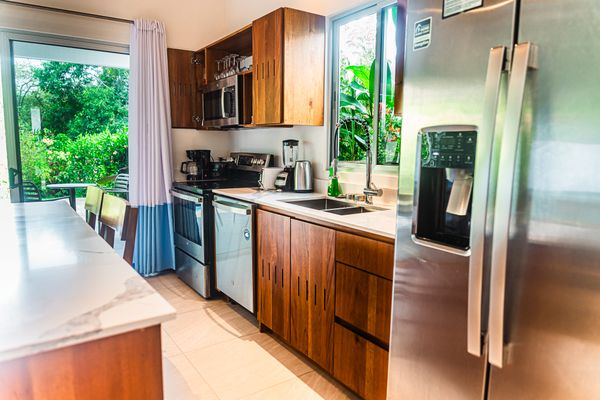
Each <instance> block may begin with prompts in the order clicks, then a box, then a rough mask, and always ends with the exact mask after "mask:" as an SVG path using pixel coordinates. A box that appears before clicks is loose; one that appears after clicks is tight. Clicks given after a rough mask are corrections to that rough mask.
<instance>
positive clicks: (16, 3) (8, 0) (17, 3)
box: [0, 0, 133, 24]
mask: <svg viewBox="0 0 600 400" xmlns="http://www.w3.org/2000/svg"><path fill="white" fill-rule="evenodd" d="M0 3H5V4H10V5H13V6H19V7H26V8H34V9H36V10H43V11H51V12H59V13H63V14H70V15H78V16H80V17H90V18H97V19H104V20H107V21H114V22H123V23H127V24H133V21H132V20H130V19H125V18H117V17H109V16H107V15H100V14H91V13H86V12H81V11H75V10H67V9H64V8H56V7H48V6H40V5H37V4H29V3H21V2H20V1H12V0H0Z"/></svg>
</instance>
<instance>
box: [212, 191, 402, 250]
mask: <svg viewBox="0 0 600 400" xmlns="http://www.w3.org/2000/svg"><path fill="white" fill-rule="evenodd" d="M213 193H215V194H217V195H223V196H227V197H231V198H234V199H238V200H243V201H247V202H250V203H255V204H259V205H264V206H269V207H272V208H277V209H280V210H282V211H287V212H290V213H294V214H298V215H303V216H306V217H310V218H314V219H318V220H321V221H323V222H329V223H332V224H336V225H341V226H345V227H348V228H352V229H355V230H358V231H363V232H367V233H372V234H376V235H379V236H383V237H387V238H390V239H394V238H395V235H396V210H395V207H389V209H388V210H385V211H374V212H368V213H363V214H353V215H337V214H333V213H328V212H325V211H321V210H313V209H311V208H307V207H301V206H298V205H294V204H290V203H286V202H285V201H287V200H302V199H318V198H324V197H327V196H325V195H324V194H321V193H294V192H274V191H262V190H258V189H252V188H238V189H217V190H213ZM377 207H382V206H380V205H377Z"/></svg>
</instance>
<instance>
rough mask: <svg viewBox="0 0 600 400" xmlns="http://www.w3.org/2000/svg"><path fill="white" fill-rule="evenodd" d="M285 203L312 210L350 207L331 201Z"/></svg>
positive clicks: (350, 205)
mask: <svg viewBox="0 0 600 400" xmlns="http://www.w3.org/2000/svg"><path fill="white" fill-rule="evenodd" d="M285 203H288V204H293V205H296V206H300V207H306V208H312V209H313V210H329V209H332V208H343V207H345V208H347V207H352V204H350V203H347V202H345V201H339V200H333V199H327V198H325V199H310V200H293V201H290V200H288V201H285Z"/></svg>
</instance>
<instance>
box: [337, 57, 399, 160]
mask: <svg viewBox="0 0 600 400" xmlns="http://www.w3.org/2000/svg"><path fill="white" fill-rule="evenodd" d="M385 78H386V80H385V93H380V99H381V102H380V104H378V103H375V102H374V93H375V61H373V63H372V64H371V65H370V66H366V65H348V66H343V67H341V70H340V102H339V103H340V109H339V119H340V120H342V119H344V118H346V117H355V118H359V119H361V120H363V121H364V122H365V123H366V124H368V125H369V126H373V115H374V107H375V106H379V110H380V113H383V112H384V110H385V116H384V118H381V116H380V121H379V135H378V138H377V163H378V164H397V163H398V158H399V155H400V130H401V127H402V119H401V118H400V117H397V116H395V115H394V113H393V110H394V87H393V82H392V70H391V66H390V63H389V62H386V73H385ZM384 105H385V108H384ZM367 140H369V138H368V132H364V129H362V127H360V126H359V125H358V124H355V123H354V122H352V123H350V124H347V126H342V127H340V137H339V141H340V143H339V157H338V159H339V160H341V161H360V160H364V159H365V157H366V149H367Z"/></svg>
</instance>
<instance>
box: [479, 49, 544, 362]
mask: <svg viewBox="0 0 600 400" xmlns="http://www.w3.org/2000/svg"><path fill="white" fill-rule="evenodd" d="M534 53H535V47H534V46H533V45H532V44H531V43H521V44H517V45H516V46H515V49H514V57H513V64H512V69H511V74H510V82H509V85H508V96H507V103H506V120H505V124H504V130H503V134H502V147H501V150H500V164H499V171H498V185H497V192H496V204H495V212H494V230H493V241H492V266H491V277H490V315H489V321H488V329H489V362H490V363H491V364H492V365H494V366H496V367H498V368H502V366H503V361H504V297H505V290H506V259H507V248H508V234H509V227H510V211H511V203H512V196H513V193H512V189H513V180H514V173H515V164H516V156H517V146H518V143H519V131H520V128H521V116H522V111H523V100H524V97H525V84H526V82H527V73H528V71H529V69H530V68H536V66H535V54H534Z"/></svg>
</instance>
